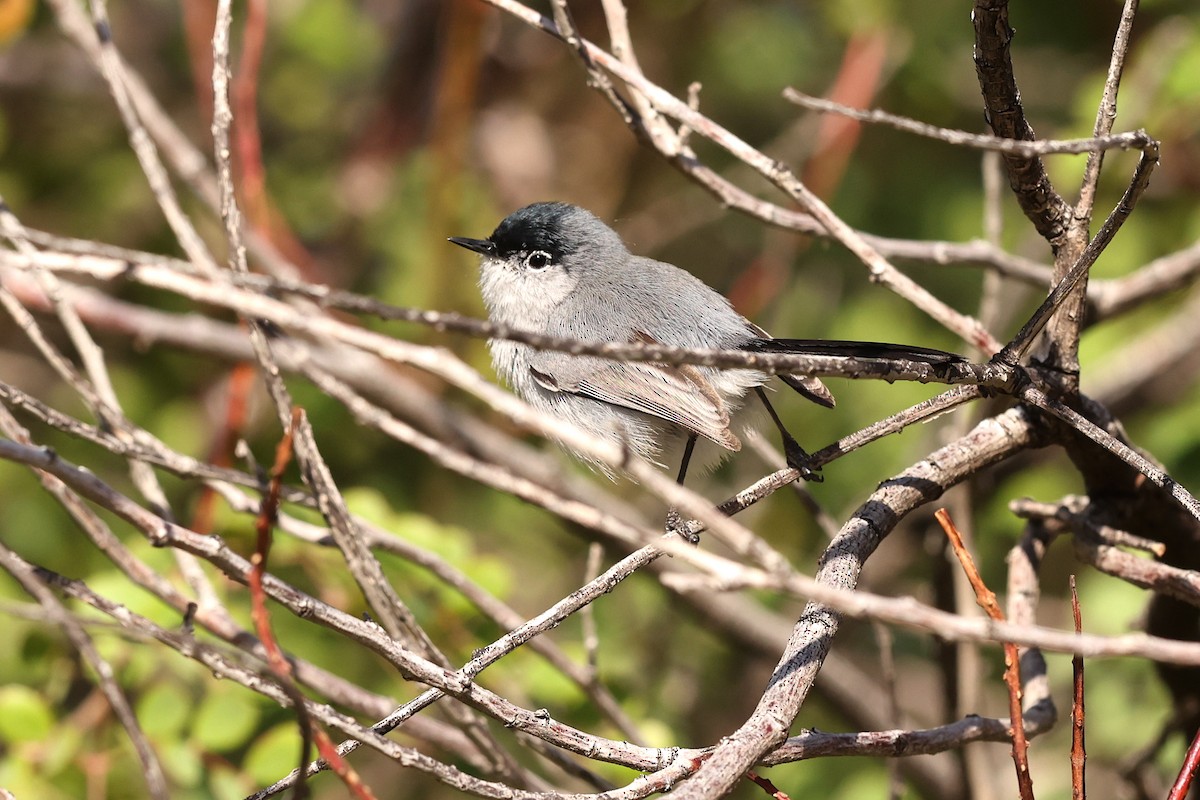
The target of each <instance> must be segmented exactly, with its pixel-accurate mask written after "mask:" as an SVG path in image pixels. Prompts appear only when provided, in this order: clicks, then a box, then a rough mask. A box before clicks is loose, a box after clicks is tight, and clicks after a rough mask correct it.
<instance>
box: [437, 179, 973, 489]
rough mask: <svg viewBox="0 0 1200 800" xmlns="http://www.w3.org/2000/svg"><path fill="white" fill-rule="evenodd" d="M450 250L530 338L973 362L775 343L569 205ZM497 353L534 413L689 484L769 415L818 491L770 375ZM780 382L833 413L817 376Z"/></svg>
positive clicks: (900, 350) (516, 216)
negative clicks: (466, 261)
mask: <svg viewBox="0 0 1200 800" xmlns="http://www.w3.org/2000/svg"><path fill="white" fill-rule="evenodd" d="M450 241H451V242H453V243H454V244H457V245H459V246H460V247H465V248H467V249H468V250H472V251H474V252H476V253H478V254H479V255H480V256H481V257H482V258H481V261H480V279H479V285H480V289H481V290H482V294H483V301H484V304H485V305H486V306H487V310H488V316H489V317H490V319H491V320H492V322H495V323H501V324H504V325H508V326H510V327H512V328H516V329H519V330H523V331H528V332H531V333H538V334H544V335H548V336H557V337H563V338H570V339H582V340H586V341H591V342H621V343H639V342H640V343H645V344H662V345H668V346H674V347H687V348H706V349H722V350H746V351H759V352H772V353H795V354H801V355H823V356H845V357H854V358H871V359H889V360H910V361H918V362H925V363H935V364H937V363H951V362H954V361H962V360H964V359H962V358H961V357H960V356H957V355H954V354H953V353H947V352H944V351H941V350H930V349H926V348H921V347H908V346H905V345H891V344H881V343H878V342H843V341H822V340H808V339H774V338H772V337H771V336H769V335H768V334H767V332H766V331H764V330H763V329H762V328H760V327H758V326H757V325H755V324H754V323H752V322H750V321H749V320H747V319H746V318H745V317H743V316H742V315H741V314H739V313H738V312H737V311H735V310H734V309H733V306H731V305H730V303H729V301H728V300H727V299H725V297H723V296H722V295H720V294H719V293H717V292H716V291H715V290H713V289H712V288H710V287H709V286H707V285H706V284H705V283H704V282H703V281H701V280H699V279H698V278H696V277H695V276H693V275H692V274H691V273H689V272H686V271H684V270H682V269H680V268H679V267H676V266H673V265H671V264H667V263H665V262H662V261H655V260H654V259H651V258H644V257H642V256H637V255H634V254H633V253H630V252H629V250H628V248H627V247H626V246H625V243H624V242H622V241H621V237H620V236H619V235H618V234H617V232H616V231H614V230H613V229H612V228H610V227H609V226H608V225H606V224H604V223H603V222H602V221H601V220H599V219H598V218H597V217H596V216H595V215H594V214H592V213H591V212H589V211H587V210H585V209H582V208H579V207H578V206H574V205H570V204H568V203H534V204H533V205H529V206H526V207H525V208H522V209H520V210H518V211H515V212H513V213H512V214H511V215H510V216H508V217H506V218H505V219H504V220H503V221H502V222H501V223H500V224H499V225H498V226H497V227H496V229H495V230H494V231H492V234H491V235H490V236H488V237H487V238H486V239H468V238H464V237H458V236H455V237H451V238H450ZM489 345H490V347H491V352H492V361H493V364H494V365H495V368H496V372H497V373H499V374H500V375H501V377H503V378H504V379H505V380H506V381H507V382H508V383H509V385H510V386H512V387H513V388H514V389H515V390H516V392H517V393H518V394H519V395H521V397H523V398H524V399H525V400H526V402H528V403H529V404H530V405H532V406H534V407H535V408H539V409H543V410H545V411H547V412H548V413H551V414H554V415H555V416H558V417H561V418H563V419H566V420H568V421H570V422H573V423H575V424H576V425H578V426H580V427H582V428H585V429H586V430H588V431H590V432H592V433H593V434H595V435H597V436H600V437H602V438H604V439H607V440H609V441H612V442H614V443H617V444H624V445H627V446H628V447H630V448H631V449H632V450H633V451H634V452H636V453H637V454H638V455H640V456H642V457H643V458H646V459H649V460H651V461H654V462H657V463H659V464H674V463H678V464H679V481H680V482H681V483H682V482H683V479H684V476H685V475H686V474H687V471H688V468H689V465H690V464H693V463H695V464H698V465H699V466H701V467H703V468H709V467H711V466H713V465H715V464H717V463H719V462H720V461H721V460H722V459H723V458H724V457H725V456H727V455H729V454H730V453H732V452H736V451H738V450H740V449H741V447H742V442H741V439H740V438H739V435H738V434H739V432H742V431H744V429H745V428H746V427H747V426H752V425H753V424H754V422H755V420H754V416H756V415H755V413H754V412H755V411H756V410H763V411H766V413H767V414H768V415H769V416H770V418H771V419H772V421H773V422H774V423H775V425H776V427H777V428H778V429H779V432H780V434H781V435H782V437H783V447H784V453H785V455H786V457H787V461H788V464H789V465H790V466H792V467H794V468H795V469H797V470H798V471H799V472H800V474H801V475H802V476H803V477H805V478H806V479H808V480H818V481H819V480H821V476H820V475H819V473H817V472H816V469H815V468H814V467H812V466H811V465H810V464H809V456H808V454H807V453H805V451H804V449H803V448H802V447H801V446H800V445H799V443H797V442H796V440H795V438H793V437H792V435H791V434H790V433H788V431H787V429H786V428H784V426H783V423H782V422H780V420H779V417H778V415H777V414H776V413H775V410H774V409H773V408H772V407H771V404H770V402H769V400H768V399H767V394H766V392H765V391H764V390H763V387H764V385H765V384H766V383H767V381H768V380H769V379H770V377H771V376H770V375H768V374H766V373H764V372H760V371H758V370H754V369H740V368H739V369H717V368H713V367H704V366H694V365H690V364H681V365H670V364H661V363H652V362H628V361H619V360H613V359H607V358H601V357H598V356H575V355H568V354H566V353H562V352H558V351H551V350H537V349H535V348H533V347H530V346H529V345H526V344H522V343H520V342H515V341H509V340H502V339H493V340H491V341H490V342H489ZM779 378H780V379H781V380H782V381H783V382H784V383H786V384H787V385H788V386H790V387H792V388H793V389H795V390H796V391H797V392H799V393H800V394H802V395H803V396H805V397H807V398H808V399H809V400H811V401H813V402H814V403H818V404H820V405H822V406H826V407H829V408H832V407H833V404H834V399H833V395H832V393H830V391H829V389H828V388H827V387H826V386H825V384H824V383H822V382H821V381H820V380H819V379H818V378H814V377H810V376H806V375H779ZM752 394H753V395H755V397H754V398H752V397H751V396H750V395H752ZM755 400H757V402H755ZM697 443H699V446H697Z"/></svg>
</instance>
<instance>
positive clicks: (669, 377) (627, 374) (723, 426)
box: [529, 334, 742, 451]
mask: <svg viewBox="0 0 1200 800" xmlns="http://www.w3.org/2000/svg"><path fill="white" fill-rule="evenodd" d="M647 339H649V337H647V336H645V334H639V335H637V336H636V337H635V340H637V341H646V340H647ZM529 370H530V373H531V374H532V377H533V379H534V381H536V382H537V384H538V385H539V386H541V387H542V388H543V389H545V390H546V391H549V392H564V393H568V394H576V395H580V396H582V397H588V398H591V399H592V400H598V401H600V402H602V403H608V404H609V405H614V406H620V407H622V408H628V409H632V410H634V411H640V412H642V413H644V414H649V415H650V416H653V417H658V418H659V419H663V420H666V421H667V422H672V423H674V424H676V425H678V426H680V427H681V428H684V429H686V430H688V431H691V432H692V433H694V434H697V435H698V436H703V437H704V438H706V439H710V440H712V441H714V442H716V443H717V444H719V445H721V446H722V447H724V448H726V449H728V450H735V451H736V450H741V449H742V443H741V441H740V440H739V439H738V438H737V436H735V435H734V434H733V432H732V431H731V430H729V407H728V406H727V405H726V404H725V401H724V400H723V399H722V398H721V396H720V394H718V393H717V390H716V389H715V388H713V385H712V383H711V382H710V381H709V380H708V379H707V378H706V377H705V376H704V374H703V373H702V372H701V371H700V370H698V369H697V368H696V367H693V366H691V365H687V364H685V365H680V366H669V365H666V364H655V363H650V362H633V363H626V362H619V361H610V360H608V359H604V358H595V357H592V356H574V357H572V356H566V355H563V354H562V353H538V354H536V355H534V356H533V358H531V359H530V365H529Z"/></svg>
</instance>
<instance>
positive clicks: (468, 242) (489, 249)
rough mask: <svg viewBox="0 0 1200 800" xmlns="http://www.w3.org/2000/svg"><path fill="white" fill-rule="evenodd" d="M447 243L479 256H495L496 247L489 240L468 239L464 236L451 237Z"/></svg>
mask: <svg viewBox="0 0 1200 800" xmlns="http://www.w3.org/2000/svg"><path fill="white" fill-rule="evenodd" d="M447 241H450V242H454V243H455V244H456V245H458V246H459V247H465V248H467V249H468V250H473V251H474V252H476V253H479V254H480V255H481V256H494V255H496V245H495V244H493V243H492V241H491V240H490V239H468V238H466V237H465V236H451V237H450V238H449V239H448V240H447Z"/></svg>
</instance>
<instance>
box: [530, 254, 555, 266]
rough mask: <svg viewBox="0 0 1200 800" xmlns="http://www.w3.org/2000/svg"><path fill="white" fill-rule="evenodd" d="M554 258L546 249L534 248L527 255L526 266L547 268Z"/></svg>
mask: <svg viewBox="0 0 1200 800" xmlns="http://www.w3.org/2000/svg"><path fill="white" fill-rule="evenodd" d="M553 261H554V259H553V258H551V257H550V254H549V253H547V252H546V251H545V250H534V251H533V252H532V253H530V254H529V255H527V256H525V266H527V267H529V268H530V269H545V268H546V267H548V266H550V264H551V263H553Z"/></svg>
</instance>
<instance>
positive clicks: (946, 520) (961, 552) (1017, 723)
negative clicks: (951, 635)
mask: <svg viewBox="0 0 1200 800" xmlns="http://www.w3.org/2000/svg"><path fill="white" fill-rule="evenodd" d="M934 516H935V517H937V521H938V523H939V524H941V526H942V530H943V531H945V532H946V536H947V538H949V540H950V545H951V547H953V548H954V555H955V556H957V557H958V562H959V563H960V564H961V565H962V568H963V572H965V573H966V575H967V580H968V581H969V582H970V584H971V588H972V589H974V590H975V600H976V602H977V603H978V604H979V607H980V608H982V609H983V610H984V611H985V612H986V613H987V615H988V617H990V618H991V619H992V620H994V621H996V622H1003V621H1004V612H1003V611H1001V610H1000V604H999V603H997V602H996V594H995V592H993V591H992V590H991V589H989V588H988V587H987V585H986V584H985V583H984V582H983V576H982V575H980V574H979V568H978V567H976V566H975V559H974V558H972V557H971V553H970V551H968V550H967V548H966V545H964V544H963V540H962V534H961V533H959V531H958V528H957V527H955V525H954V521H953V520H952V519H950V515H949V514H947V513H946V510H945V509H944V508H939V509H938V510H937V512H936V513H935V514H934ZM1004 683H1005V685H1007V686H1008V710H1009V719H1011V720H1012V723H1013V726H1012V757H1013V764H1014V765H1015V766H1016V770H1017V787H1018V788H1019V790H1020V793H1021V800H1033V780H1032V778H1031V776H1030V774H1029V742H1028V741H1027V740H1026V738H1025V725H1024V724H1023V719H1022V715H1021V659H1020V657H1019V655H1018V654H1017V645H1016V644H1015V643H1013V642H1004Z"/></svg>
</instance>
